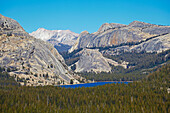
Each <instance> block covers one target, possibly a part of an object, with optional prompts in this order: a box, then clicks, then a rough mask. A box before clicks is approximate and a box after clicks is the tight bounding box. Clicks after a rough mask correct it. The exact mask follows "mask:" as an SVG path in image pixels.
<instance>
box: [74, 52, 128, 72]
mask: <svg viewBox="0 0 170 113" xmlns="http://www.w3.org/2000/svg"><path fill="white" fill-rule="evenodd" d="M80 53H81V56H80V60H78V61H77V62H76V63H75V65H76V69H75V72H95V73H100V72H111V67H110V65H109V64H111V65H114V66H122V67H124V68H126V64H125V63H124V64H118V62H116V61H113V60H111V59H108V58H105V57H103V55H102V54H101V53H100V52H99V51H98V50H97V49H83V50H82V51H81V52H80Z"/></svg>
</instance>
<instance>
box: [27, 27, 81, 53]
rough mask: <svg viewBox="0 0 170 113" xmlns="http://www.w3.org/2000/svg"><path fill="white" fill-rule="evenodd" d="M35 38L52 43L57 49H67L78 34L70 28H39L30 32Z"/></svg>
mask: <svg viewBox="0 0 170 113" xmlns="http://www.w3.org/2000/svg"><path fill="white" fill-rule="evenodd" d="M30 35H31V36H34V37H35V38H37V39H41V40H44V41H48V42H50V43H52V44H53V45H54V46H55V47H56V49H57V50H58V51H61V52H62V51H67V50H68V49H70V48H71V46H72V45H73V44H74V43H75V41H76V40H77V37H78V35H79V34H77V33H74V32H72V31H70V30H46V29H44V28H39V29H38V30H37V31H34V32H32V33H30Z"/></svg>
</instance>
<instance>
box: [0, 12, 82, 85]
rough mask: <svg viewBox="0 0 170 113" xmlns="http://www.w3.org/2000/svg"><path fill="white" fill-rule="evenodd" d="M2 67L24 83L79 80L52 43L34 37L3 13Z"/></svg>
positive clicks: (0, 23)
mask: <svg viewBox="0 0 170 113" xmlns="http://www.w3.org/2000/svg"><path fill="white" fill-rule="evenodd" d="M0 66H1V67H2V68H4V69H5V71H7V68H8V72H9V74H10V76H13V77H14V78H15V80H16V81H17V82H19V83H20V84H21V85H24V83H25V84H26V85H52V84H61V83H62V84H69V83H70V81H71V80H73V81H74V83H79V81H77V80H76V79H77V78H79V76H76V75H75V76H73V73H71V72H70V71H69V70H68V67H67V65H66V64H65V61H64V59H63V57H62V56H61V55H60V54H59V53H58V51H57V50H56V49H55V48H54V47H53V46H52V45H51V44H49V43H48V42H44V41H42V40H39V39H35V38H34V37H32V36H30V35H29V34H28V33H27V32H25V30H24V29H23V28H22V27H21V26H20V25H19V23H18V22H17V21H15V20H13V19H11V18H8V17H5V16H3V15H0Z"/></svg>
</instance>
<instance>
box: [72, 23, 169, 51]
mask: <svg viewBox="0 0 170 113" xmlns="http://www.w3.org/2000/svg"><path fill="white" fill-rule="evenodd" d="M168 33H170V26H161V25H154V24H149V23H144V22H140V21H133V22H131V23H130V24H129V25H123V24H115V23H110V24H109V23H105V24H103V25H102V26H101V27H100V28H99V30H98V31H97V32H94V33H91V34H90V33H88V31H83V32H82V33H81V34H80V35H79V37H78V39H77V41H76V43H75V44H74V45H73V46H72V48H71V49H70V50H69V52H70V53H71V52H73V51H74V50H76V49H80V48H91V47H107V46H113V45H120V44H122V43H129V42H140V41H145V40H146V39H149V38H151V37H159V36H161V37H160V38H163V37H164V36H165V37H169V36H166V35H168ZM165 34H166V35H165ZM165 39H167V41H169V40H168V39H169V38H165ZM168 43H169V42H168ZM162 49H163V50H164V48H162ZM165 49H167V47H165Z"/></svg>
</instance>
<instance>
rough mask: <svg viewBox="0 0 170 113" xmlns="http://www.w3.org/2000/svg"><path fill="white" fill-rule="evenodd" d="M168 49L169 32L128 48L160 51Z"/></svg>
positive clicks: (169, 44)
mask: <svg viewBox="0 0 170 113" xmlns="http://www.w3.org/2000/svg"><path fill="white" fill-rule="evenodd" d="M168 49H170V34H166V35H163V36H159V37H156V38H153V39H151V40H148V41H146V42H143V43H141V44H139V45H135V46H133V47H131V48H130V51H137V52H141V51H146V52H157V53H160V52H162V51H166V50H168Z"/></svg>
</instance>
